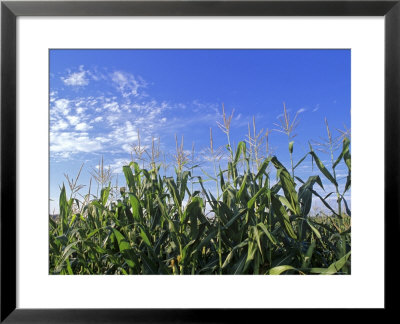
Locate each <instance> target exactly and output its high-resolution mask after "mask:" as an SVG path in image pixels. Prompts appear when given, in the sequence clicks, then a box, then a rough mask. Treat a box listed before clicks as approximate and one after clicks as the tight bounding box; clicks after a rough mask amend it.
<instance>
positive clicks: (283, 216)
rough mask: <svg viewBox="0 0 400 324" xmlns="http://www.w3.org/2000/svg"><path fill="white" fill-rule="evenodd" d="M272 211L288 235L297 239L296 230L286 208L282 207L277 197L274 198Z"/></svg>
mask: <svg viewBox="0 0 400 324" xmlns="http://www.w3.org/2000/svg"><path fill="white" fill-rule="evenodd" d="M271 198H272V209H273V211H274V213H275V215H277V216H278V219H279V222H280V223H281V225H282V226H283V228H284V229H285V231H286V233H287V234H288V235H289V236H290V237H291V238H293V239H295V240H296V239H297V235H296V233H295V232H294V229H293V227H292V224H291V223H290V219H289V215H288V214H287V212H286V210H285V207H283V206H282V204H281V202H280V201H279V199H277V198H276V197H275V196H272V197H271Z"/></svg>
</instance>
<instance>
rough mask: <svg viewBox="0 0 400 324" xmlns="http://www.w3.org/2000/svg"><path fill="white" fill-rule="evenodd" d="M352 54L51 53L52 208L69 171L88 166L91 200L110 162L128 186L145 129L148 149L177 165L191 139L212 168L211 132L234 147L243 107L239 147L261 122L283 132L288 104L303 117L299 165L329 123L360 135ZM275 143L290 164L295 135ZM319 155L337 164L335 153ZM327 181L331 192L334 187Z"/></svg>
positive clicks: (305, 168)
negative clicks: (96, 175) (354, 121)
mask: <svg viewBox="0 0 400 324" xmlns="http://www.w3.org/2000/svg"><path fill="white" fill-rule="evenodd" d="M350 55H351V54H350V50H51V51H50V198H51V199H52V200H53V201H51V202H50V211H51V212H52V211H53V210H55V211H56V212H57V210H58V208H57V204H58V203H57V199H58V196H59V186H60V185H62V183H63V182H64V183H66V179H65V177H64V174H68V175H69V176H70V177H72V178H75V177H76V174H77V173H78V171H79V168H80V166H81V165H82V163H84V166H83V170H82V173H81V176H80V179H79V180H80V181H79V183H80V184H82V185H86V187H85V188H84V189H82V193H84V192H86V191H87V185H88V184H89V179H90V177H91V175H90V172H91V171H93V168H96V166H97V165H98V164H99V160H100V159H101V157H102V156H103V158H104V165H105V166H110V167H111V169H112V170H113V171H114V178H113V183H115V181H116V180H117V179H118V183H119V184H120V185H123V181H124V180H123V176H122V174H121V171H122V165H124V164H125V163H127V162H129V161H130V159H131V151H132V145H136V143H137V130H138V129H139V130H140V137H141V141H142V145H143V146H144V147H145V148H149V147H150V145H151V142H152V138H153V137H154V138H160V149H161V151H162V152H164V153H165V157H166V160H167V161H170V160H171V159H172V154H174V151H175V134H176V135H177V137H178V138H179V139H180V138H181V137H182V136H184V149H185V150H186V151H187V152H188V153H189V151H191V149H192V145H193V143H194V146H195V152H196V159H197V160H198V161H199V162H201V163H203V169H204V170H205V171H207V172H208V171H210V170H209V169H208V168H209V167H208V166H207V164H206V163H205V161H206V157H207V156H206V148H207V147H208V146H209V132H210V127H211V128H212V131H213V137H214V146H215V147H217V146H220V145H225V143H226V140H225V134H223V132H222V131H221V130H220V129H219V128H218V126H217V123H216V122H217V121H218V122H221V121H222V104H224V107H225V110H226V112H227V113H228V114H229V113H231V111H232V110H234V115H233V119H232V124H231V136H232V141H233V142H235V143H237V142H238V141H240V140H245V139H246V135H247V133H248V124H249V123H251V122H252V118H253V116H254V117H255V121H256V126H257V129H258V130H261V129H263V130H264V132H265V131H266V130H267V129H269V130H273V129H276V128H277V126H276V125H275V124H276V123H279V117H281V116H282V112H283V103H284V102H285V104H286V108H287V110H288V112H289V115H290V117H294V116H295V115H296V114H297V116H298V117H297V119H298V121H299V124H298V126H297V128H296V131H295V133H296V134H297V136H296V137H295V138H294V142H295V143H294V160H295V161H298V160H299V159H300V158H301V157H302V156H303V155H304V154H305V153H307V152H308V150H309V147H308V142H309V141H313V140H314V141H320V140H321V137H322V138H326V137H327V134H326V128H325V124H324V118H325V117H326V118H327V120H328V122H329V127H330V129H331V131H332V133H333V135H334V136H336V135H339V134H340V133H339V132H338V131H337V129H341V130H343V129H346V128H347V129H350V126H351V125H350V124H351V123H350V94H351V88H350V82H351V78H350V70H351V69H350ZM269 142H270V146H271V148H272V154H274V155H277V157H278V158H279V159H280V160H281V161H282V162H283V163H284V164H285V165H286V166H287V167H289V165H290V162H289V161H290V160H289V154H288V149H287V147H288V144H287V143H288V140H287V137H286V136H285V135H284V134H282V133H279V132H277V131H272V132H271V134H270V135H269ZM338 153H339V152H337V153H336V154H338ZM318 154H319V155H320V157H321V159H322V160H323V161H325V162H326V164H327V166H329V160H330V157H329V155H327V154H324V153H318ZM223 161H224V160H222V162H223ZM197 172H198V173H200V171H197ZM337 173H338V177H339V178H342V177H344V176H345V175H347V170H346V167H345V166H344V165H343V164H340V165H339V166H338V168H337ZM311 174H319V172H317V170H316V169H315V168H314V171H313V172H311V160H310V159H307V161H306V162H305V163H304V165H302V167H301V168H298V169H297V175H298V176H300V177H302V178H303V179H304V180H306V178H307V176H308V175H311ZM340 183H342V184H344V183H345V180H341V181H340ZM324 184H326V188H325V189H326V192H327V193H328V192H329V191H330V190H331V189H332V188H330V187H329V185H328V184H327V183H326V181H324ZM95 189H96V186H95V182H94V183H93V186H92V192H95ZM347 198H348V199H349V196H347ZM349 200H350V199H349Z"/></svg>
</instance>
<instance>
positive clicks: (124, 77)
mask: <svg viewBox="0 0 400 324" xmlns="http://www.w3.org/2000/svg"><path fill="white" fill-rule="evenodd" d="M111 80H112V81H113V83H114V85H115V86H116V87H117V89H118V90H119V91H120V92H121V93H122V96H124V97H129V96H131V95H133V96H138V90H139V88H140V87H142V86H144V85H142V84H141V83H140V82H139V81H137V80H136V79H135V77H134V76H133V75H132V74H129V73H124V72H121V71H115V72H114V73H112V74H111Z"/></svg>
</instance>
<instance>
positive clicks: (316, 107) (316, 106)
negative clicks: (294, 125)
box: [312, 104, 319, 112]
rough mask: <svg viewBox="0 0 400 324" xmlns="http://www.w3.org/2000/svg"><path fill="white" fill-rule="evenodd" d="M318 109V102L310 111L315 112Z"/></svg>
mask: <svg viewBox="0 0 400 324" xmlns="http://www.w3.org/2000/svg"><path fill="white" fill-rule="evenodd" d="M318 109H319V104H316V105H315V108H314V109H313V110H312V112H316V111H318Z"/></svg>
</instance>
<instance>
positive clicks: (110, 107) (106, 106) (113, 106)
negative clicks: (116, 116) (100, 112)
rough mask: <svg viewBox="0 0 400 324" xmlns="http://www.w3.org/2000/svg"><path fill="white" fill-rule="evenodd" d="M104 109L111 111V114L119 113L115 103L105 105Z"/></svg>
mask: <svg viewBox="0 0 400 324" xmlns="http://www.w3.org/2000/svg"><path fill="white" fill-rule="evenodd" d="M104 108H105V109H108V110H109V111H112V112H120V111H121V110H120V109H119V105H118V103H117V102H111V103H106V104H105V105H104Z"/></svg>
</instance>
